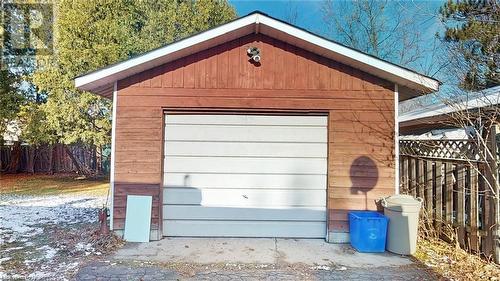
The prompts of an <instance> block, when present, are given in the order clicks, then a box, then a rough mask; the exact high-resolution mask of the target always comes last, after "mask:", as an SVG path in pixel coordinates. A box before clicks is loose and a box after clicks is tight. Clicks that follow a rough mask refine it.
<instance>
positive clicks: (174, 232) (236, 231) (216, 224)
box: [163, 220, 326, 238]
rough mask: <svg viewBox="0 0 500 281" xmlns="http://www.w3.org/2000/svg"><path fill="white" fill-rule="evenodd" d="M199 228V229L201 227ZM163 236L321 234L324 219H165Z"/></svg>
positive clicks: (296, 236)
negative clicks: (315, 220)
mask: <svg viewBox="0 0 500 281" xmlns="http://www.w3.org/2000/svg"><path fill="white" fill-rule="evenodd" d="M200 230H201V231H200ZM163 233H164V235H166V236H192V237H207V236H208V237H210V236H212V237H290V238H324V237H325V234H326V223H325V222H314V221H313V222H309V221H304V222H297V221H200V220H164V221H163Z"/></svg>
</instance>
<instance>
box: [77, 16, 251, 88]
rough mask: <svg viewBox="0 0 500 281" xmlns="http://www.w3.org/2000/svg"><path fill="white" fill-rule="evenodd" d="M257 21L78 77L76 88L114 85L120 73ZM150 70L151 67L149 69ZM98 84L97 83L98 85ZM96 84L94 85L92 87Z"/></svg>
mask: <svg viewBox="0 0 500 281" xmlns="http://www.w3.org/2000/svg"><path fill="white" fill-rule="evenodd" d="M256 21H257V15H256V14H255V15H250V16H247V17H243V18H240V19H237V20H235V21H232V22H230V23H227V24H224V25H221V26H219V27H215V28H213V29H210V30H207V31H205V32H202V33H200V34H197V35H194V36H192V37H189V38H186V39H184V40H180V41H178V42H176V43H172V44H170V45H167V46H165V47H163V48H159V49H156V50H153V51H151V52H149V53H146V54H144V55H140V56H138V57H135V58H131V59H129V60H126V61H124V62H121V63H118V64H116V65H113V66H110V67H107V68H104V69H101V70H98V71H95V72H92V73H89V74H87V75H84V76H81V77H77V78H75V86H76V87H77V88H80V89H82V90H90V89H91V88H96V87H97V86H101V85H104V84H107V83H112V82H114V81H117V80H119V79H123V78H125V77H120V73H122V72H124V71H126V70H129V69H131V68H134V67H139V66H141V65H144V64H147V63H149V62H151V61H154V60H156V59H159V58H162V57H164V56H166V55H168V54H171V53H175V52H177V51H180V50H182V49H185V48H188V47H191V46H193V45H196V44H199V43H202V42H204V41H207V40H210V39H213V38H216V37H218V36H222V35H224V34H226V33H227V32H230V31H233V30H237V29H239V28H242V27H245V26H248V25H251V24H255V22H256ZM148 68H149V67H148ZM107 77H113V78H112V80H113V81H105V82H101V83H98V81H99V80H103V79H105V78H107ZM106 80H108V79H106ZM96 82H97V83H96ZM92 83H94V85H91V84H92Z"/></svg>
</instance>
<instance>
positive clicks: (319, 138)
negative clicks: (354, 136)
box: [165, 125, 327, 143]
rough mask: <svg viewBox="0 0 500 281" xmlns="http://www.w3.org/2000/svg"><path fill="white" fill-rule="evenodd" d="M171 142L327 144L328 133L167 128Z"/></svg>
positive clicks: (308, 129)
mask: <svg viewBox="0 0 500 281" xmlns="http://www.w3.org/2000/svg"><path fill="white" fill-rule="evenodd" d="M167 126H168V127H167V128H168V129H167V130H165V140H167V141H193V140H194V141H225V142H228V141H232V142H299V143H300V142H306V143H307V142H326V141H327V132H326V131H325V130H322V128H318V127H300V126H243V125H241V126H229V125H167Z"/></svg>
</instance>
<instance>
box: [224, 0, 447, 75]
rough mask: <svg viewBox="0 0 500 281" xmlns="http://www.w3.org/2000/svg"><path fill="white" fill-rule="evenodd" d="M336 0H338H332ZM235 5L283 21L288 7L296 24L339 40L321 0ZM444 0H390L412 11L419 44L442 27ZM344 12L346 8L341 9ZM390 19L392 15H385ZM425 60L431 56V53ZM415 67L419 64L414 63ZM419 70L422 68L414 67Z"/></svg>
mask: <svg viewBox="0 0 500 281" xmlns="http://www.w3.org/2000/svg"><path fill="white" fill-rule="evenodd" d="M334 1H337V2H339V1H340V0H334ZM389 1H392V0H389ZM229 2H230V3H231V4H232V5H233V6H234V7H235V8H236V11H237V13H238V16H244V15H247V14H249V13H251V12H253V11H255V10H259V11H261V12H263V13H266V14H268V15H269V16H272V17H275V18H279V19H282V20H285V21H286V18H287V15H289V14H290V11H291V10H296V11H297V20H296V23H295V24H296V25H297V26H299V27H302V28H305V29H307V30H309V31H311V32H314V33H317V34H319V35H322V36H325V37H328V38H330V39H332V40H335V41H341V39H340V38H338V37H336V35H335V34H331V33H328V31H327V30H326V28H325V24H324V19H323V13H322V10H321V9H322V6H323V5H324V0H274V1H264V0H229ZM443 2H444V1H443V0H441V1H438V0H432V1H431V0H427V1H416V0H404V1H393V3H392V4H396V5H398V6H399V7H400V8H402V10H403V11H406V12H407V13H408V15H411V16H412V17H414V18H413V20H414V21H413V22H414V23H415V24H416V25H417V26H416V27H415V28H417V29H418V30H419V32H421V34H422V35H421V36H422V38H423V39H424V40H423V42H422V44H423V46H422V47H429V42H430V41H433V38H434V36H435V34H436V32H442V31H443V25H442V24H441V23H440V21H439V17H438V11H439V7H440V6H441V5H442V4H443ZM341 12H345V11H341ZM388 18H389V20H391V17H390V16H389V17H388ZM425 59H426V60H431V59H432V58H431V57H430V54H429V56H428V57H427V58H425ZM413 68H418V67H413ZM415 70H417V71H422V69H415Z"/></svg>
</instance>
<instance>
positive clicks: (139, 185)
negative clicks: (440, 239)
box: [115, 34, 394, 232]
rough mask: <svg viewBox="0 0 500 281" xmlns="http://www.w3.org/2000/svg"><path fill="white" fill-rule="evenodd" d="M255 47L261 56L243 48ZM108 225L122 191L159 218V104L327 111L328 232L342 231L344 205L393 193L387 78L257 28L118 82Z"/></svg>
mask: <svg viewBox="0 0 500 281" xmlns="http://www.w3.org/2000/svg"><path fill="white" fill-rule="evenodd" d="M249 46H257V47H259V48H260V49H261V56H262V61H261V64H260V65H255V64H252V63H250V62H249V61H248V56H247V55H246V49H247V47H249ZM118 87H119V91H118V102H117V104H118V105H117V106H118V108H117V118H118V119H117V126H116V174H115V179H116V187H115V188H116V191H115V192H116V195H115V228H116V229H120V228H123V222H124V217H123V214H124V213H125V211H124V207H125V201H124V200H125V198H126V197H125V195H126V194H151V195H153V196H154V198H153V209H154V210H153V218H152V220H153V221H152V225H153V227H154V228H158V227H159V224H158V222H159V218H161V212H160V209H159V206H160V204H159V201H160V190H161V188H160V187H161V182H162V179H161V177H162V176H161V175H162V166H161V165H162V164H161V163H162V161H161V159H162V130H163V128H162V126H163V125H162V116H163V109H165V108H168V109H175V108H178V109H188V110H200V111H210V110H229V111H234V112H251V111H260V112H269V111H294V112H303V113H308V112H323V113H328V114H329V137H328V141H329V148H328V150H329V155H328V182H329V186H328V198H327V199H328V209H329V229H330V231H336V232H343V231H348V224H347V210H351V209H376V208H377V206H376V205H375V203H374V199H377V198H379V197H381V196H385V195H389V194H393V193H394V96H393V94H394V93H393V89H394V86H393V84H391V83H388V82H387V81H384V80H381V79H378V78H376V77H374V76H372V75H370V74H367V73H364V72H361V71H358V70H356V69H353V68H351V67H349V66H346V65H342V64H340V63H338V62H335V61H332V60H329V59H326V58H323V57H321V56H318V55H316V54H312V53H310V52H307V51H305V50H302V49H299V48H297V47H294V46H292V45H289V44H286V43H284V42H281V41H278V40H275V39H272V38H270V37H266V36H263V35H259V34H257V35H249V36H246V37H242V38H240V39H237V40H234V41H232V42H229V43H226V44H223V45H220V46H217V47H214V48H211V49H208V50H205V51H202V52H199V53H196V54H192V55H191V56H188V57H186V58H182V59H179V60H177V61H173V62H171V63H168V64H165V65H162V66H159V67H156V68H153V69H150V70H147V71H144V72H142V73H139V74H137V75H134V76H132V77H129V78H127V79H124V80H122V81H119V83H118Z"/></svg>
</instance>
